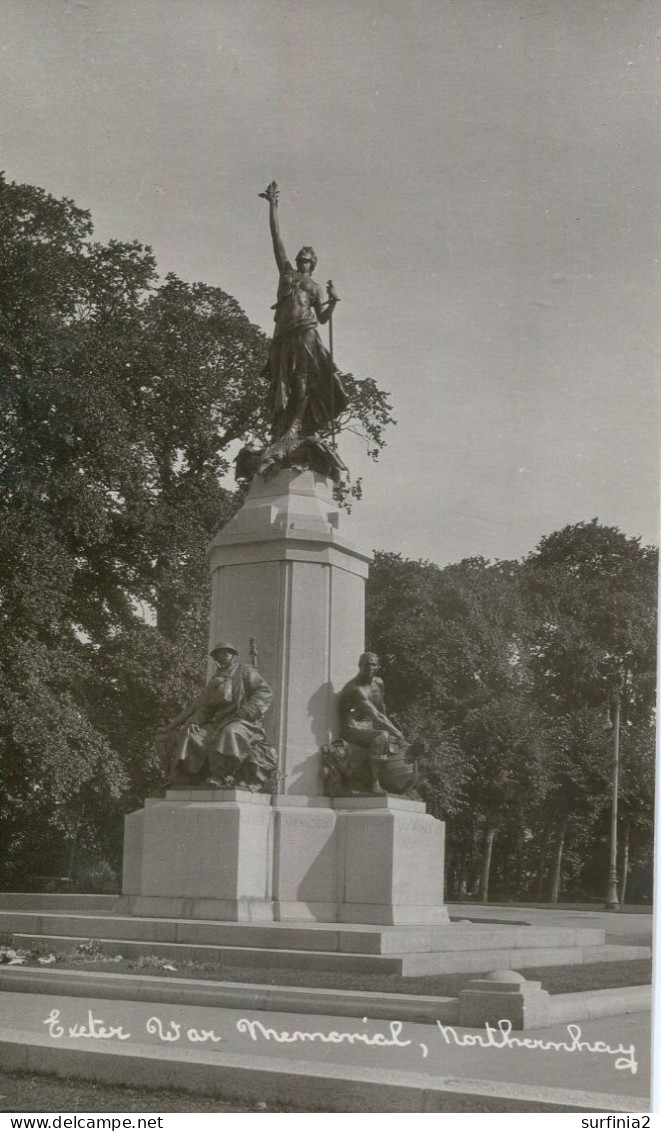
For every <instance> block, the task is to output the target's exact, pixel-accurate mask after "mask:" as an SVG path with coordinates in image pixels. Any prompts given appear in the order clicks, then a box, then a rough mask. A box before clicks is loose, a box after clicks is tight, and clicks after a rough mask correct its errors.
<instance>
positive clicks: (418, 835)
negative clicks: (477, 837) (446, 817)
mask: <svg viewBox="0 0 661 1131" xmlns="http://www.w3.org/2000/svg"><path fill="white" fill-rule="evenodd" d="M333 807H334V809H335V812H336V813H337V815H338V818H339V820H340V841H341V847H340V874H341V891H340V903H339V908H338V916H337V917H338V920H339V921H340V922H342V923H393V924H394V923H447V922H448V913H447V911H446V908H445V906H444V903H443V868H444V847H445V825H444V824H443V822H442V821H437V820H436V819H435V818H434V817H430V816H429V814H428V813H426V812H425V806H424V805H423V803H422V802H420V801H410V800H408V799H407V798H403V797H392V796H385V797H347V798H336V799H335V801H334V803H333Z"/></svg>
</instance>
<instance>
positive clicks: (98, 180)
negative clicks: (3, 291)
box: [0, 0, 661, 563]
mask: <svg viewBox="0 0 661 1131" xmlns="http://www.w3.org/2000/svg"><path fill="white" fill-rule="evenodd" d="M660 25H661V20H660V19H659V9H658V6H657V5H656V4H655V3H651V2H650V3H648V2H646V0H645V2H643V0H589V2H588V0H580V2H577V0H167V2H163V0H92V2H87V3H83V2H78V0H70V2H63V0H48V3H44V2H43V0H4V4H3V17H2V27H1V29H0V42H1V45H2V65H1V67H0V133H1V137H2V154H3V156H2V163H3V165H4V168H5V171H6V174H7V176H8V178H9V179H14V180H18V181H28V182H31V183H35V184H39V185H42V186H43V187H44V188H46V189H47V190H49V191H50V192H52V193H54V194H55V195H66V196H70V197H72V198H73V199H74V200H75V201H76V203H77V204H79V205H80V206H83V207H86V208H89V209H90V210H91V211H92V214H93V218H94V220H95V224H96V230H97V235H98V236H99V237H100V238H102V239H108V238H110V237H112V236H114V237H118V238H123V239H133V238H137V239H139V240H141V241H142V242H146V243H149V244H151V245H152V246H153V248H154V251H155V253H156V256H157V259H158V262H159V267H160V269H161V271H162V273H163V274H164V273H165V272H166V271H170V270H173V271H176V272H177V273H178V274H180V275H181V276H182V277H184V278H186V279H189V280H195V279H199V280H203V281H205V282H207V283H212V284H217V285H219V286H221V287H222V288H223V289H224V290H226V291H228V292H230V293H231V294H233V295H234V296H235V297H236V298H237V299H238V300H239V302H240V303H241V305H242V306H243V307H244V309H245V310H246V312H247V314H248V315H249V317H250V318H251V319H252V320H253V321H255V322H257V323H258V324H259V325H260V326H262V327H263V328H264V329H265V330H267V331H268V330H269V329H270V326H271V318H272V314H271V311H270V306H271V304H272V302H273V301H274V295H275V286H276V274H275V266H274V263H273V259H272V253H271V248H270V240H269V235H268V209H267V207H266V205H265V202H264V201H261V200H259V199H258V196H257V193H258V192H259V191H261V190H262V189H263V188H264V187H265V186H266V184H267V183H268V182H269V181H270V180H271V179H272V178H275V179H276V180H277V181H278V182H279V184H280V186H281V217H282V225H283V230H284V235H285V241H286V244H287V246H288V248H289V249H290V251H291V253H292V255H293V254H295V252H296V251H297V250H298V248H299V247H300V245H301V244H303V243H312V244H314V246H315V249H316V251H317V254H318V257H319V264H318V268H317V275H318V277H319V279H320V280H321V281H322V282H323V281H325V280H326V279H327V278H329V277H331V278H333V280H334V282H335V285H336V288H337V290H338V292H339V294H340V296H341V299H342V301H341V303H340V305H339V307H338V309H337V313H336V317H335V352H336V360H337V362H338V364H339V365H340V367H341V368H343V369H346V370H351V371H352V372H354V373H355V374H356V375H357V376H363V375H370V376H372V377H374V378H375V379H376V380H377V381H378V383H379V384H380V385H381V386H382V387H383V388H385V389H387V390H389V391H390V392H391V394H392V400H393V405H394V410H395V415H396V417H397V419H398V421H399V423H398V426H397V428H395V429H393V430H392V431H391V434H390V436H389V443H388V447H387V449H386V451H385V452H384V454H383V456H382V457H381V459H380V461H379V463H378V464H377V465H371V464H370V463H369V461H368V460H366V458H365V456H364V454H363V449H362V448H361V446H360V444H359V443H358V441H357V440H355V439H354V438H353V437H351V436H348V437H343V438H342V441H341V453H342V455H343V456H344V458H345V460H346V462H348V463H349V464H350V466H351V469H352V471H353V473H354V475H355V476H358V475H362V477H363V482H364V501H363V502H362V503H361V504H360V505H359V506H358V507H356V509H355V512H354V517H355V522H356V524H359V525H360V527H361V529H362V532H363V537H364V538H365V540H366V541H367V543H368V545H371V546H374V547H377V548H385V549H392V550H398V551H400V552H402V553H403V554H405V555H406V556H409V557H425V558H430V559H432V560H435V561H437V562H439V563H444V562H447V561H456V560H458V559H460V558H462V557H465V556H472V555H484V556H485V557H488V558H496V557H499V558H506V557H518V556H520V555H522V554H524V553H526V552H528V551H529V550H531V549H533V548H534V546H535V545H536V543H537V542H538V541H539V539H540V538H541V537H542V536H543V535H544V534H548V533H550V532H551V531H553V530H555V529H558V528H559V527H561V526H563V525H565V524H566V523H568V522H577V521H581V520H589V519H591V518H593V517H594V516H598V517H599V519H600V520H601V521H602V522H606V523H609V524H615V525H617V526H619V527H620V528H621V529H623V530H624V531H626V532H627V533H628V534H635V535H640V536H642V538H643V541H645V542H651V541H653V542H656V541H658V538H657V520H658V501H657V496H658V466H659V460H658V448H659V417H660V414H659V392H658V389H659V381H658V377H657V371H658V365H659V354H660V352H661V334H660V332H659V297H660V296H659V290H660V288H659V219H660V217H659V211H660V209H659V202H660V191H659V180H660V173H661V160H660V154H659V142H660V128H659V122H660V121H661V114H660V109H661V108H660V107H659V45H660V43H661V39H659V34H660V32H659V26H660Z"/></svg>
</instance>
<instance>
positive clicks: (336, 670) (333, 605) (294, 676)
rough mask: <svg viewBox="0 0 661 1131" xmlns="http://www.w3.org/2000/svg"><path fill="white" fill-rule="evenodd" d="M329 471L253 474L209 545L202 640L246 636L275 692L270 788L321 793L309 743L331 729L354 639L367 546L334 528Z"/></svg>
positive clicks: (338, 523) (353, 659)
mask: <svg viewBox="0 0 661 1131" xmlns="http://www.w3.org/2000/svg"><path fill="white" fill-rule="evenodd" d="M345 517H346V516H344V515H341V514H340V512H339V510H338V507H337V505H336V504H335V503H334V502H333V497H332V484H331V482H330V480H328V479H325V478H324V477H323V476H321V475H317V474H316V473H315V472H312V471H304V472H295V471H282V472H280V474H279V475H277V476H275V477H274V478H273V479H272V480H269V481H268V482H266V483H265V482H264V481H263V480H261V479H260V478H259V477H257V478H256V479H255V481H254V482H253V485H252V487H251V489H250V492H249V494H248V498H247V499H246V502H245V503H244V505H243V507H242V508H241V510H240V511H239V512H238V514H237V515H235V517H234V518H233V519H232V520H231V522H229V523H228V524H227V526H225V527H224V529H223V530H222V531H221V532H220V534H218V535H217V536H216V538H215V539H214V541H213V543H212V545H211V548H210V554H211V570H212V608H211V629H210V637H209V639H210V645H211V646H213V644H214V643H215V642H216V641H217V640H219V639H221V638H222V639H225V640H231V641H232V642H233V643H234V644H235V646H236V647H237V648H238V649H239V651H240V653H241V656H242V658H243V659H247V658H248V646H249V640H250V637H254V638H255V641H256V645H257V650H258V660H257V666H258V668H259V671H260V673H261V674H262V675H263V676H264V678H265V679H266V680H267V682H268V683H269V684H270V686H271V687H272V688H273V690H274V693H275V697H274V702H273V706H272V708H271V710H270V711H269V713H268V715H267V716H266V718H265V720H264V724H265V729H266V731H267V734H268V736H269V738H270V740H271V741H272V742H273V744H274V746H275V747H276V749H277V750H278V754H279V758H280V774H281V778H280V783H279V788H280V792H281V793H284V794H294V795H298V796H305V797H320V796H322V794H323V788H322V781H321V776H320V757H319V748H320V747H321V746H322V745H324V744H325V743H326V742H328V741H329V740H330V738H331V737H332V735H333V731H334V729H335V723H336V719H335V701H336V696H337V692H338V691H339V690H340V688H341V687H342V686H343V685H344V683H346V681H347V679H349V678H350V677H351V676H352V675H353V674H354V673H355V670H356V666H357V663H358V657H359V656H360V653H361V652H362V651H363V649H364V633H365V580H366V578H367V572H368V565H369V562H370V560H371V555H370V554H369V553H366V552H365V551H364V550H361V549H359V548H358V547H356V546H354V545H353V544H352V543H351V542H350V541H349V540H348V539H347V538H346V537H345V535H344V533H343V531H342V519H343V518H345Z"/></svg>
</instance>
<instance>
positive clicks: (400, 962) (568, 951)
mask: <svg viewBox="0 0 661 1131" xmlns="http://www.w3.org/2000/svg"><path fill="white" fill-rule="evenodd" d="M94 937H95V939H96V941H98V943H99V945H100V947H101V948H102V949H103V952H104V953H105V954H107V955H109V956H114V955H118V954H121V955H122V957H124V958H130V959H133V960H137V959H139V958H144V957H146V956H147V955H154V956H156V957H158V958H166V959H170V960H171V961H172V963H173V965H175V966H176V965H178V964H181V963H185V962H196V963H209V964H211V963H219V964H221V965H225V966H235V967H239V968H242V967H247V968H253V969H261V970H268V969H271V970H291V969H296V970H309V971H326V972H328V973H345V974H398V975H401V976H404V977H407V976H408V977H414V976H424V975H427V974H429V975H432V974H451V973H485V972H488V971H490V970H494V969H515V970H525V969H526V968H528V967H538V966H560V965H572V964H583V963H587V962H612V961H617V960H621V959H624V958H626V959H635V958H646V957H647V956H648V955H649V949H648V948H647V947H620V946H605V945H604V946H598V945H597V946H559V947H553V946H547V947H541V946H538V947H521V946H520V947H505V948H502V949H489V948H486V947H484V946H481V945H480V944H481V943H482V941H483V940H481V939H480V938H479V935H476V937H475V938H474V940H472V941H473V942H474V943H475V944H476V947H475V949H470V943H469V940H466V945H465V946H464V948H463V949H461V950H454V951H450V950H446V951H442V950H435V951H428V952H420V953H417V954H415V953H413V954H412V953H409V954H403V955H388V954H385V955H384V954H360V953H355V952H354V953H346V952H344V953H343V952H340V951H324V950H303V949H296V950H292V949H290V948H288V949H277V948H274V947H269V948H265V947H250V946H235V947H232V946H223V945H214V944H209V943H207V944H204V943H177V942H158V941H154V940H152V939H127V938H120V937H114V938H108V937H104V936H102V935H97V936H94ZM87 941H89V939H88V938H87V937H82V936H80V935H75V936H73V935H69V936H67V935H53V934H43V933H39V934H27V933H26V934H22V933H20V932H19V933H15V934H14V935H13V939H12V942H13V945H14V946H15V947H24V948H27V949H32V948H34V947H40V948H44V946H45V947H47V948H48V947H52V949H53V950H54V951H56V952H60V953H71V952H73V951H75V950H77V949H78V948H79V946H80V945H81V943H84V942H87Z"/></svg>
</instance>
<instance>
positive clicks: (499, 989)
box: [459, 970, 551, 1030]
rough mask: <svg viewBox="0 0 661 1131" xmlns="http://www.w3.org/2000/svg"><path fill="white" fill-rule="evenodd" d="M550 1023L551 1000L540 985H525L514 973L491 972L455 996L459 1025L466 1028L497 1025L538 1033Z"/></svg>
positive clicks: (520, 975) (538, 983)
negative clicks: (531, 1030)
mask: <svg viewBox="0 0 661 1131" xmlns="http://www.w3.org/2000/svg"><path fill="white" fill-rule="evenodd" d="M550 1019H551V996H550V994H549V993H548V992H547V991H546V990H543V989H542V983H541V982H528V981H526V979H525V978H524V976H523V974H519V973H518V971H516V970H494V971H492V973H491V974H488V975H487V977H486V978H475V979H474V980H473V981H472V982H469V983H468V986H467V987H466V989H465V990H462V991H461V993H460V995H459V1024H460V1025H465V1026H466V1027H467V1028H482V1027H483V1026H484V1025H491V1026H493V1027H494V1028H496V1029H497V1030H498V1026H499V1023H501V1022H502V1023H503V1024H504V1025H506V1024H508V1023H509V1025H510V1027H511V1028H512V1029H538V1028H540V1027H541V1026H543V1025H548V1024H549V1023H550Z"/></svg>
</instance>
